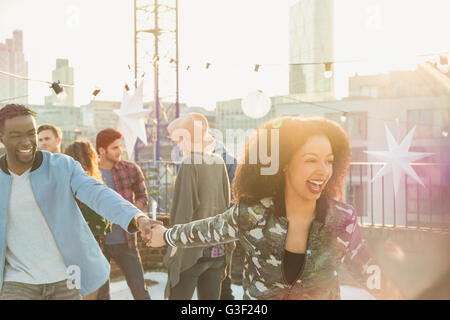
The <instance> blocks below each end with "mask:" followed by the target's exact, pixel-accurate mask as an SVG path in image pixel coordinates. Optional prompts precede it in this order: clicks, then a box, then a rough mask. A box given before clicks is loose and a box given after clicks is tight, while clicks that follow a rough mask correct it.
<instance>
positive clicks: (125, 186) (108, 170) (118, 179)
mask: <svg viewBox="0 0 450 320" xmlns="http://www.w3.org/2000/svg"><path fill="white" fill-rule="evenodd" d="M121 138H122V133H121V132H120V131H117V130H115V129H112V128H108V129H104V130H102V131H100V132H99V133H98V134H97V139H96V149H97V152H98V154H99V155H100V161H99V167H100V171H101V172H102V179H103V181H104V182H105V183H106V185H108V187H110V188H111V189H114V190H115V191H116V192H117V193H119V194H120V195H121V196H122V197H123V198H125V199H126V200H128V201H130V202H131V203H132V204H134V205H135V206H136V207H137V208H138V209H140V210H142V211H146V209H147V206H148V195H147V189H146V187H145V182H144V180H145V179H144V174H143V173H142V170H141V169H140V168H139V166H138V165H136V164H135V163H133V162H129V161H124V160H122V159H121V156H122V143H121ZM103 253H104V255H105V257H106V258H107V259H108V261H110V260H111V258H113V259H114V261H116V263H117V265H118V266H119V267H120V269H121V270H122V273H123V274H124V275H125V278H126V280H127V284H128V286H129V287H130V290H131V292H132V294H133V297H134V299H135V300H150V295H149V293H148V290H147V286H146V285H145V282H144V271H143V268H142V262H141V258H140V256H139V251H138V250H137V238H136V236H135V235H133V234H129V233H127V232H124V231H123V230H122V229H120V227H119V226H117V225H115V224H113V225H112V232H111V233H109V234H107V235H106V236H105V246H104V251H103ZM97 299H98V300H109V299H110V294H109V281H107V282H106V283H105V284H104V285H103V286H102V287H101V288H100V290H99V292H98V297H97Z"/></svg>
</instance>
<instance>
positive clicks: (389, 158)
mask: <svg viewBox="0 0 450 320" xmlns="http://www.w3.org/2000/svg"><path fill="white" fill-rule="evenodd" d="M384 127H385V129H386V138H387V143H388V149H389V150H388V151H364V152H365V153H367V154H370V155H373V156H375V157H377V158H379V159H381V160H383V161H384V162H385V164H384V166H383V168H381V169H380V171H378V172H377V174H376V175H375V177H374V178H373V179H372V183H373V182H374V181H375V180H376V179H377V178H379V177H381V176H385V175H386V174H388V173H391V172H392V178H393V182H394V192H395V196H397V191H398V186H399V185H400V178H401V176H402V173H406V174H407V175H409V176H410V177H412V178H413V179H414V180H416V181H417V182H418V183H419V184H420V185H421V186H423V187H424V186H425V185H424V184H423V182H422V180H420V178H419V176H418V175H417V173H416V172H415V171H414V169H413V168H412V167H411V165H410V163H411V162H413V161H415V160H419V159H422V158H425V157H428V156H430V155H432V153H427V152H409V151H408V150H409V148H410V146H411V142H412V137H413V135H414V131H415V130H416V127H415V126H414V128H412V129H411V131H410V132H409V133H408V134H407V135H406V137H405V138H404V139H403V140H402V142H401V143H400V144H398V143H397V141H396V140H395V139H394V137H393V136H392V133H391V132H390V131H389V128H388V127H387V125H386V124H385V125H384Z"/></svg>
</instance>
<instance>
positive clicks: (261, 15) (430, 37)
mask: <svg viewBox="0 0 450 320" xmlns="http://www.w3.org/2000/svg"><path fill="white" fill-rule="evenodd" d="M296 2H297V0H179V30H180V32H179V43H180V50H179V51H180V59H179V60H180V101H181V102H184V103H187V104H188V105H190V106H199V105H202V106H204V107H206V108H210V109H212V108H214V105H215V101H217V100H228V99H234V98H243V97H245V96H246V95H247V94H248V93H250V92H252V91H255V90H258V89H260V90H263V91H264V92H265V93H266V94H267V95H269V96H274V95H282V94H287V93H288V90H289V72H288V70H289V67H288V65H289V8H290V7H291V6H292V5H293V4H294V3H296ZM448 12H450V1H448V0H336V1H335V16H334V19H335V32H334V38H335V52H334V54H335V61H342V63H341V62H340V63H336V65H335V72H336V73H335V75H336V85H335V86H336V95H337V96H338V97H342V96H345V95H346V94H347V83H348V76H350V75H352V74H354V72H355V71H357V72H358V73H359V74H365V73H379V72H386V71H388V70H392V69H411V68H414V66H415V64H416V63H417V60H418V59H419V58H418V57H417V55H418V54H427V53H436V52H450V37H449V34H448V33H449V30H450V19H448ZM14 29H21V30H23V32H24V52H25V58H26V60H27V61H28V63H29V76H30V77H31V78H33V79H39V80H51V72H52V70H53V69H54V67H55V60H56V59H57V58H68V59H69V61H70V65H71V66H73V67H74V68H75V95H76V96H75V104H76V105H80V104H87V103H89V101H90V98H91V95H90V93H91V92H92V90H93V88H95V87H99V88H101V89H102V92H101V93H100V95H99V96H98V99H101V100H116V101H119V100H121V98H122V93H123V84H124V83H125V82H127V81H130V79H131V78H132V76H133V73H132V72H131V71H130V70H129V69H128V65H130V66H133V64H134V39H133V31H134V24H133V1H132V0H120V1H110V0H109V1H108V0H39V1H33V0H0V41H1V42H4V40H5V39H6V38H10V37H12V32H13V30H14ZM349 60H352V61H353V60H364V62H358V63H355V62H353V63H348V62H344V61H349ZM206 62H210V63H211V67H210V68H209V69H208V70H207V69H206V68H205V64H206ZM161 64H162V67H161V68H162V70H163V65H164V64H165V65H166V66H167V61H162V62H161ZM255 64H261V65H262V67H261V68H260V71H259V72H258V73H255V72H254V71H253V66H254V65H255ZM187 65H189V66H191V68H190V70H189V71H187V70H186V66H187ZM167 81H168V80H167V74H164V72H162V74H161V77H160V89H161V96H165V95H166V92H165V91H168V90H167V89H166V90H165V88H166V87H165V85H164V83H167ZM152 86H153V78H152V76H151V75H147V76H146V77H145V78H144V88H146V90H145V92H146V94H145V96H144V98H145V100H147V101H151V100H152V99H153V93H152V91H153V90H152ZM29 93H30V97H29V102H30V103H36V104H43V103H44V97H45V96H46V95H49V94H50V89H49V88H48V87H46V86H45V85H43V84H41V83H35V82H30V83H29ZM167 99H170V97H169V98H167Z"/></svg>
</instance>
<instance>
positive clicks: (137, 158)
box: [129, 0, 139, 161]
mask: <svg viewBox="0 0 450 320" xmlns="http://www.w3.org/2000/svg"><path fill="white" fill-rule="evenodd" d="M136 1H137V0H134V88H135V89H136V88H137V30H136V24H137V22H136V10H137V8H136ZM129 156H130V157H131V154H130V155H129ZM134 161H139V149H138V142H137V141H136V144H135V145H134Z"/></svg>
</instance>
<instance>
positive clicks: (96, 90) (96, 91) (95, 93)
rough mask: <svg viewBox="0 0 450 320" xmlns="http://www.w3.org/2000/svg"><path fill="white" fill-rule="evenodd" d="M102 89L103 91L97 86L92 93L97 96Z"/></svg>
mask: <svg viewBox="0 0 450 320" xmlns="http://www.w3.org/2000/svg"><path fill="white" fill-rule="evenodd" d="M100 91H102V90H101V89H99V88H95V89H94V91H92V95H93V96H94V97H96V96H97V95H98V94H99V93H100Z"/></svg>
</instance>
